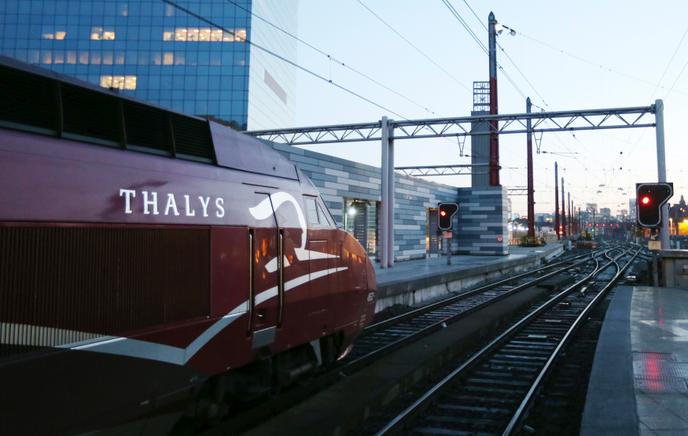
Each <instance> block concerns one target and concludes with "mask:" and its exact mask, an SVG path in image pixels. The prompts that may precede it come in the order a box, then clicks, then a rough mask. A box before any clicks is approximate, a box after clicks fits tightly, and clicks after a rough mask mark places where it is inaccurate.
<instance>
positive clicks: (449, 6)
mask: <svg viewBox="0 0 688 436" xmlns="http://www.w3.org/2000/svg"><path fill="white" fill-rule="evenodd" d="M442 3H444V5H445V6H446V7H447V9H448V10H449V12H450V13H451V14H452V15H453V16H454V18H455V19H456V20H457V21H458V22H459V23H460V24H461V26H462V27H463V28H464V29H465V30H466V32H468V34H469V36H470V37H471V38H472V39H473V41H475V42H476V44H478V47H480V48H481V49H482V50H483V51H484V52H485V54H486V55H488V56H489V54H490V52H489V50H488V48H487V47H486V46H485V44H483V42H482V41H480V38H479V37H478V36H477V35H476V33H475V32H474V31H473V29H471V27H470V25H469V24H468V23H467V22H466V20H464V18H463V17H462V16H461V14H460V13H459V11H458V10H457V9H456V8H455V7H454V5H452V4H451V2H450V1H449V0H442ZM464 3H466V2H465V1H464ZM466 5H468V3H466ZM468 6H469V8H470V5H468ZM470 9H471V12H472V13H473V15H474V16H475V17H476V18H477V19H478V21H480V18H478V16H477V15H476V13H475V11H473V9H472V8H470ZM481 24H482V26H483V28H484V29H485V30H487V27H486V26H485V24H484V23H482V22H481ZM497 46H498V47H499V48H500V50H502V52H503V53H504V54H505V55H506V57H507V59H509V62H511V63H512V64H513V65H514V67H516V70H517V71H518V72H519V74H521V76H523V78H524V79H525V80H526V82H527V83H528V85H530V87H531V88H533V90H534V91H535V93H536V94H537V95H538V97H539V98H540V99H541V100H542V101H543V103H544V104H545V106H547V103H546V102H545V101H544V99H543V98H542V96H541V95H540V93H539V92H537V90H536V89H535V87H534V86H533V84H532V83H531V82H530V81H529V80H528V79H527V78H526V77H525V75H524V74H523V72H522V71H521V70H520V68H518V66H517V65H516V63H515V62H514V60H513V59H511V57H510V56H509V55H508V54H507V53H506V51H504V48H503V47H502V46H501V45H499V43H497ZM497 68H499V70H500V71H501V72H502V74H504V77H505V78H506V80H507V81H508V82H509V83H510V84H511V86H513V87H514V89H515V90H516V92H518V94H519V95H521V97H522V98H523V99H525V98H526V94H525V93H524V92H523V90H522V89H521V88H520V87H519V86H518V85H517V84H516V82H515V81H514V79H512V78H511V76H510V75H509V74H508V73H507V72H506V70H505V69H504V67H503V66H502V65H501V64H499V63H497Z"/></svg>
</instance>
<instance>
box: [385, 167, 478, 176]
mask: <svg viewBox="0 0 688 436" xmlns="http://www.w3.org/2000/svg"><path fill="white" fill-rule="evenodd" d="M489 166H490V165H489V164H468V165H430V166H418V167H394V169H395V170H396V171H397V172H399V173H401V174H403V175H405V176H413V177H425V176H464V175H470V174H477V173H478V172H476V171H473V168H484V169H487V168H488V167H489ZM479 173H480V174H487V171H484V172H483V171H480V172H479Z"/></svg>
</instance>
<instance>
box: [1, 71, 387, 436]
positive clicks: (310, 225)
mask: <svg viewBox="0 0 688 436" xmlns="http://www.w3.org/2000/svg"><path fill="white" fill-rule="evenodd" d="M0 260H1V261H0V392H1V394H0V434H18V433H27V434H28V433H30V434H37V433H51V434H61V433H74V432H84V431H91V430H98V429H112V428H119V429H120V430H122V429H125V430H126V431H127V432H132V433H133V432H136V431H145V432H146V433H151V432H152V431H154V430H155V429H158V430H160V429H166V428H169V426H170V425H171V423H172V422H174V420H175V419H176V418H177V417H178V415H179V414H178V413H176V411H177V410H179V409H180V405H181V404H185V405H186V406H185V409H183V410H185V413H186V414H188V415H197V416H201V417H202V416H206V415H209V416H212V415H213V414H216V413H217V411H218V409H219V408H221V407H224V406H223V405H224V404H226V400H227V399H228V398H230V397H249V396H252V395H255V394H258V393H260V392H263V391H265V390H268V389H271V388H274V387H275V386H276V385H280V384H284V383H288V382H289V381H290V380H291V379H293V378H294V377H296V376H297V375H300V374H302V373H305V372H308V371H309V370H311V369H314V368H316V367H319V366H325V365H328V364H331V363H333V362H334V361H335V360H336V359H337V358H339V357H341V356H342V355H343V354H345V353H346V352H347V350H349V349H350V347H351V344H352V341H353V339H354V338H355V337H356V335H357V334H358V333H359V332H360V331H361V329H362V328H363V327H364V326H365V325H366V324H367V323H368V322H369V321H370V320H371V319H372V317H373V312H374V297H375V273H374V270H373V268H372V265H371V263H370V261H369V260H368V258H367V257H366V254H365V251H364V249H363V248H362V247H361V245H360V244H359V243H358V242H357V241H356V240H355V239H354V238H352V237H351V235H349V234H348V233H346V232H344V231H342V230H339V229H337V228H336V225H335V222H334V220H333V219H332V216H331V215H330V213H329V211H328V210H327V208H326V207H325V204H324V203H323V201H322V199H321V198H320V196H319V194H318V191H317V189H316V188H315V187H314V186H313V184H312V183H311V182H310V181H309V180H308V178H307V177H306V176H304V174H303V173H301V172H300V171H299V170H298V169H296V168H295V166H294V165H293V164H291V163H290V162H289V161H288V160H286V159H285V158H284V157H283V156H281V155H280V154H279V153H277V152H276V151H274V150H273V149H271V148H270V147H268V146H266V145H264V144H262V143H261V142H259V141H257V140H255V139H253V138H250V137H247V136H245V135H242V134H239V133H237V132H235V131H233V130H232V129H230V128H228V127H225V126H222V125H220V124H218V123H216V122H213V121H209V120H205V119H200V118H194V117H189V116H185V115H181V114H178V113H174V112H170V111H166V110H163V109H160V108H157V107H154V106H150V105H145V104H141V103H140V102H137V101H134V100H131V99H127V98H122V97H119V96H117V95H115V94H111V93H108V92H105V91H103V90H100V89H98V88H95V87H92V86H90V85H84V84H83V83H80V82H76V81H71V80H69V79H64V78H59V77H57V76H54V75H51V73H45V72H38V71H37V70H34V69H31V68H29V67H26V66H24V65H20V64H17V63H16V62H13V61H10V60H8V59H6V58H3V59H0ZM175 413H176V415H175Z"/></svg>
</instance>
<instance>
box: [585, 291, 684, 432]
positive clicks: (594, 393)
mask: <svg viewBox="0 0 688 436" xmlns="http://www.w3.org/2000/svg"><path fill="white" fill-rule="evenodd" d="M581 434H584V435H599V434H627V435H634V434H636V435H679V434H681V435H685V434H688V289H675V288H653V287H647V286H635V287H630V286H620V287H619V288H617V291H616V294H615V296H614V298H613V300H612V302H611V304H610V306H609V310H608V312H607V316H606V318H605V321H604V325H603V327H602V331H601V333H600V339H599V342H598V344H597V351H596V354H595V361H594V364H593V368H592V373H591V379H590V384H589V386H588V395H587V399H586V405H585V412H584V413H583V422H582V425H581Z"/></svg>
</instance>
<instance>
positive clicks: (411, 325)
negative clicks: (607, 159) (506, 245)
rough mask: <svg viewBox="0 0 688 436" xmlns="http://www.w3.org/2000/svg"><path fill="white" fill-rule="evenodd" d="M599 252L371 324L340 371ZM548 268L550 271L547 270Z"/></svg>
mask: <svg viewBox="0 0 688 436" xmlns="http://www.w3.org/2000/svg"><path fill="white" fill-rule="evenodd" d="M599 253H601V252H600V251H597V252H593V253H586V254H582V255H578V256H572V257H569V258H567V259H563V260H561V261H559V262H556V263H552V264H549V265H546V266H544V267H540V268H536V269H534V270H530V271H526V272H524V273H520V274H516V275H513V276H510V277H507V278H505V279H502V280H499V281H497V282H492V283H488V284H486V285H482V286H478V287H476V288H473V289H470V290H468V291H466V292H462V293H461V294H458V295H455V296H452V297H449V298H446V299H443V300H440V301H438V302H436V303H433V304H430V305H427V306H423V307H420V308H418V309H414V310H411V311H409V312H406V313H403V314H401V315H398V316H395V317H393V318H389V319H386V320H384V321H381V322H378V323H375V324H371V325H369V326H368V327H366V329H364V331H363V333H362V334H361V336H360V337H358V338H357V339H356V344H355V346H354V348H353V350H352V352H351V353H350V354H349V355H348V356H347V357H346V359H344V361H343V362H342V363H343V365H344V366H342V367H340V368H339V372H342V373H344V374H348V373H351V372H354V371H356V370H358V369H360V368H361V367H363V366H365V365H367V364H369V363H371V362H373V361H375V360H376V359H379V358H380V357H381V356H383V355H385V354H387V353H389V352H391V351H393V350H396V349H398V348H400V347H403V346H404V345H405V344H408V343H411V342H414V341H417V340H419V339H420V338H422V337H425V336H427V335H429V334H432V333H433V332H436V331H439V330H441V329H443V328H445V327H446V326H447V325H448V324H451V323H453V322H456V321H458V320H459V319H461V318H463V317H465V316H467V315H469V314H470V313H472V312H474V311H476V310H479V309H481V308H483V307H485V306H487V305H489V304H492V303H494V302H496V301H499V300H501V299H503V298H506V297H508V296H510V295H513V294H515V293H518V292H521V291H523V290H525V289H528V288H531V287H533V286H537V285H538V284H543V283H544V282H546V281H547V280H548V279H553V278H555V277H557V276H560V275H562V274H571V272H572V271H574V270H575V269H577V268H579V267H581V266H582V265H584V264H585V263H586V262H588V260H589V259H590V258H592V257H594V256H596V255H599ZM548 270H552V271H549V272H547V271H548ZM570 279H571V280H572V279H573V276H570ZM558 282H559V283H561V282H562V281H561V280H559V281H558Z"/></svg>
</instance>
